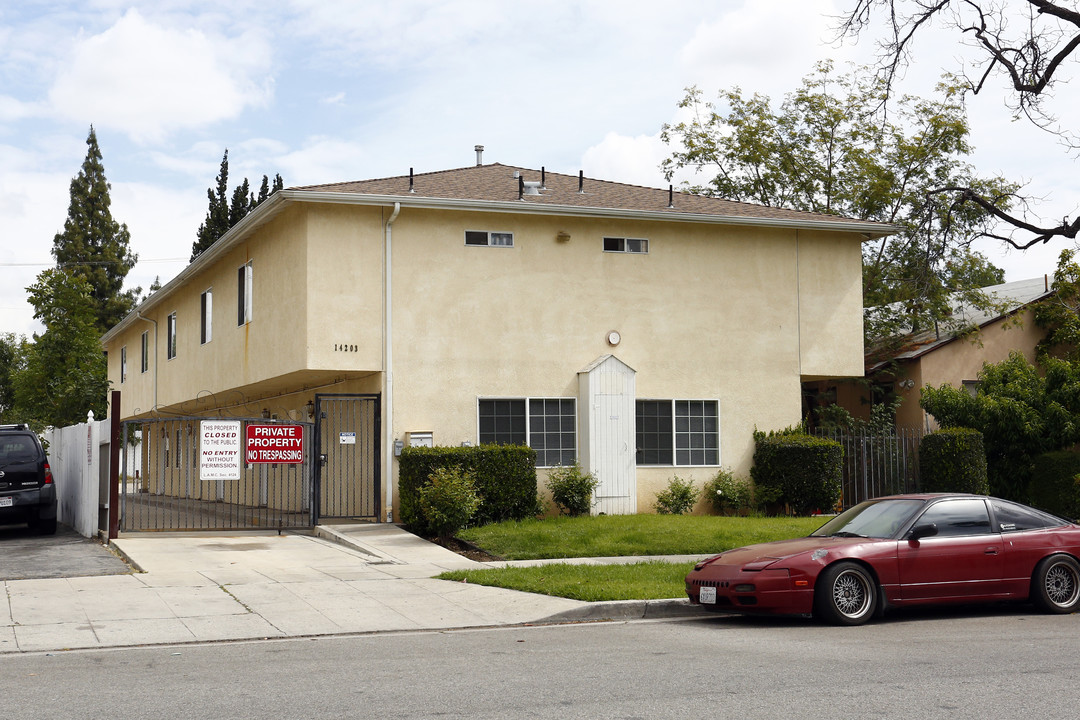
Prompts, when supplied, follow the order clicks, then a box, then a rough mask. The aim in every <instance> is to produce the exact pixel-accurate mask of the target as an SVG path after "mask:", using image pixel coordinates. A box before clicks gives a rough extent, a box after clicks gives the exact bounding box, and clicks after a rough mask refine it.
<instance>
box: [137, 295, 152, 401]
mask: <svg viewBox="0 0 1080 720" xmlns="http://www.w3.org/2000/svg"><path fill="white" fill-rule="evenodd" d="M135 317H137V318H138V319H140V320H142V321H143V322H148V323H152V324H153V326H154V407H153V411H154V412H157V409H158V347H157V342H158V337H157V320H152V319H150V318H148V317H143V314H142V312H141V311H139V310H136V311H135ZM140 362H142V361H141V360H140Z"/></svg>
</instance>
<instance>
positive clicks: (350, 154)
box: [259, 136, 373, 187]
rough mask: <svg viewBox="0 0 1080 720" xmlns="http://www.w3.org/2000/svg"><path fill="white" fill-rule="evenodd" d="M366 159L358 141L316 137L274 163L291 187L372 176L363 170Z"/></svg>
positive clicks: (287, 185)
mask: <svg viewBox="0 0 1080 720" xmlns="http://www.w3.org/2000/svg"><path fill="white" fill-rule="evenodd" d="M370 160H371V158H370V155H369V153H368V151H367V150H366V149H365V147H364V145H363V144H361V143H355V142H348V141H346V140H339V139H337V138H332V137H319V136H317V137H312V138H308V140H307V141H306V142H305V144H304V147H303V148H301V149H300V150H294V151H292V152H290V153H287V154H285V155H282V156H280V157H279V158H277V159H276V161H275V162H276V163H277V165H278V166H279V167H281V174H282V176H284V179H285V185H286V187H292V186H296V185H321V184H323V183H332V182H344V181H348V180H359V179H363V178H369V177H373V175H371V173H370V172H368V170H367V167H368V166H369V165H370ZM259 178H260V180H261V178H262V176H261V175H260V176H259Z"/></svg>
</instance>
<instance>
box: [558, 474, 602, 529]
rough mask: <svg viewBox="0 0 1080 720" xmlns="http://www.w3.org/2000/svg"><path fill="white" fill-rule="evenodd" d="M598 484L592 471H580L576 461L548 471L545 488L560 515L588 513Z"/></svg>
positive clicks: (574, 515) (572, 515) (571, 515)
mask: <svg viewBox="0 0 1080 720" xmlns="http://www.w3.org/2000/svg"><path fill="white" fill-rule="evenodd" d="M599 484H600V481H599V480H597V479H596V478H595V477H593V475H592V473H586V472H582V470H581V466H580V465H578V464H577V463H576V462H575V463H574V464H573V465H560V466H558V467H554V468H552V469H551V470H549V471H548V480H547V488H548V490H550V491H551V499H552V500H553V501H554V502H555V505H557V506H558V508H559V514H560V515H569V516H570V517H576V516H578V515H588V514H589V512H590V511H591V510H592V506H593V493H594V492H596V487H597V486H598V485H599Z"/></svg>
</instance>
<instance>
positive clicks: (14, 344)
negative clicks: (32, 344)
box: [0, 333, 26, 423]
mask: <svg viewBox="0 0 1080 720" xmlns="http://www.w3.org/2000/svg"><path fill="white" fill-rule="evenodd" d="M25 346H26V341H25V340H24V339H23V338H20V337H16V336H15V335H14V334H13V333H3V334H0V422H8V423H11V422H17V421H18V420H19V419H18V418H17V417H14V414H13V413H11V412H10V411H11V409H12V407H13V406H14V405H15V377H16V376H17V375H18V373H19V371H20V370H21V369H22V364H23V354H24V349H25Z"/></svg>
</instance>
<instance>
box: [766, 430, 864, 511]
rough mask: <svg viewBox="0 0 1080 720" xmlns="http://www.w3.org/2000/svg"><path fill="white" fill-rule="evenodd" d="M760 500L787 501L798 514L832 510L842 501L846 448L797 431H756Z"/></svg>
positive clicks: (782, 502)
mask: <svg viewBox="0 0 1080 720" xmlns="http://www.w3.org/2000/svg"><path fill="white" fill-rule="evenodd" d="M754 441H755V443H756V447H755V450H754V466H753V467H752V468H751V469H750V475H751V477H753V479H754V486H755V489H756V491H757V498H758V501H759V502H761V503H762V504H781V505H787V506H788V507H789V508H790V510H791V511H792V512H794V513H795V514H796V515H808V514H810V513H812V512H814V511H815V510H821V511H824V512H828V511H831V510H832V509H833V508H835V507H836V505H837V503H838V502H839V501H840V489H841V481H842V478H843V459H844V448H843V446H842V445H840V443H838V442H836V441H835V440H826V439H825V438H819V437H813V436H811V435H803V434H799V433H797V432H791V431H784V432H781V433H769V434H768V435H766V434H765V433H763V432H755V433H754Z"/></svg>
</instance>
